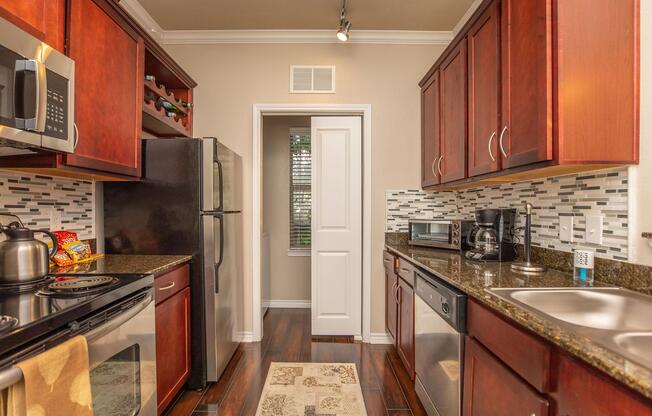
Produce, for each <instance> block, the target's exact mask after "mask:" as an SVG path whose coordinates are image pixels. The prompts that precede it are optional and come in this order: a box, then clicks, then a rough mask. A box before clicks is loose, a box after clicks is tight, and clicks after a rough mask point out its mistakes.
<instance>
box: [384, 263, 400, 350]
mask: <svg viewBox="0 0 652 416" xmlns="http://www.w3.org/2000/svg"><path fill="white" fill-rule="evenodd" d="M397 280H398V277H397V276H396V274H395V273H394V270H393V266H389V267H388V266H387V265H386V266H385V329H386V330H387V334H388V335H389V336H390V337H392V342H393V343H394V344H395V343H396V325H397V319H398V316H397V308H398V306H397V304H396V284H397Z"/></svg>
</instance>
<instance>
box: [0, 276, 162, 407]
mask: <svg viewBox="0 0 652 416" xmlns="http://www.w3.org/2000/svg"><path fill="white" fill-rule="evenodd" d="M153 299H154V295H153V291H152V289H151V288H149V289H147V290H145V291H143V292H140V293H137V294H135V295H132V296H130V297H128V298H126V299H123V300H121V301H119V302H118V303H116V304H114V305H113V306H110V307H108V308H106V309H104V310H102V311H100V312H98V313H96V314H93V315H91V316H90V317H87V318H85V319H83V320H80V321H79V322H77V321H74V322H71V323H70V324H69V326H68V328H66V329H64V330H61V331H59V332H56V333H54V334H51V335H50V336H48V337H47V339H45V340H44V341H42V342H39V343H38V344H35V345H33V346H31V347H29V348H27V349H25V350H23V351H21V352H20V353H18V354H16V357H15V358H13V359H11V362H19V361H21V360H23V359H26V358H29V357H32V356H34V355H37V354H39V353H40V352H42V351H44V350H47V349H48V348H50V347H51V346H53V345H56V344H58V343H60V342H63V341H64V340H66V339H68V338H69V337H71V336H77V335H82V336H84V337H85V338H86V341H87V343H88V356H89V365H90V380H91V390H92V397H93V413H94V415H95V416H134V415H143V416H155V415H156V338H155V320H154V302H153ZM21 378H22V372H21V371H20V369H18V368H17V367H9V368H7V369H5V370H3V371H1V372H0V391H1V390H4V389H5V388H7V387H9V386H11V385H13V384H15V383H17V382H19V381H20V380H21Z"/></svg>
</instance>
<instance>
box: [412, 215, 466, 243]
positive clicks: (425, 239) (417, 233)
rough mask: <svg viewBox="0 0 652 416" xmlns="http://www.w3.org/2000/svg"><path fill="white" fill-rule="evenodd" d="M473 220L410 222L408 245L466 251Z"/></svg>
mask: <svg viewBox="0 0 652 416" xmlns="http://www.w3.org/2000/svg"><path fill="white" fill-rule="evenodd" d="M474 222H475V221H473V220H460V219H454V220H410V221H408V244H410V245H414V246H424V247H435V248H447V249H452V250H467V249H468V248H469V246H468V244H467V236H468V233H469V230H470V229H471V226H472V225H473V224H474Z"/></svg>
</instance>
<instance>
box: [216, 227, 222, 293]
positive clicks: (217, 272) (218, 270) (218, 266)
mask: <svg viewBox="0 0 652 416" xmlns="http://www.w3.org/2000/svg"><path fill="white" fill-rule="evenodd" d="M215 218H217V219H218V220H219V222H220V258H219V259H218V260H217V262H215V293H220V284H219V282H220V266H221V265H222V261H223V260H224V215H222V214H216V215H215Z"/></svg>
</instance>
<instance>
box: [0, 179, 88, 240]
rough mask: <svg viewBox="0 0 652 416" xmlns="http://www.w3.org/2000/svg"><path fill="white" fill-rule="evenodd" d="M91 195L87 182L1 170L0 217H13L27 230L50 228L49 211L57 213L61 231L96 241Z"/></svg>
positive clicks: (4, 218)
mask: <svg viewBox="0 0 652 416" xmlns="http://www.w3.org/2000/svg"><path fill="white" fill-rule="evenodd" d="M93 192H94V186H93V183H92V182H90V181H83V180H79V179H67V178H59V177H56V178H55V177H52V176H46V175H33V174H28V173H22V172H10V171H0V216H2V214H6V213H11V214H15V215H18V216H19V217H20V219H21V220H22V221H23V224H25V226H26V227H28V228H33V229H42V228H45V229H49V228H50V217H51V216H50V212H51V210H57V211H59V212H60V213H61V225H62V227H61V228H63V229H64V230H68V231H74V232H76V233H77V234H78V236H79V238H81V239H91V238H95V229H94V221H95V218H94V212H95V210H94V200H95V199H94V195H93ZM1 218H2V219H3V220H5V221H6V219H7V218H6V217H1ZM37 237H39V238H40V236H38V235H37Z"/></svg>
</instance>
